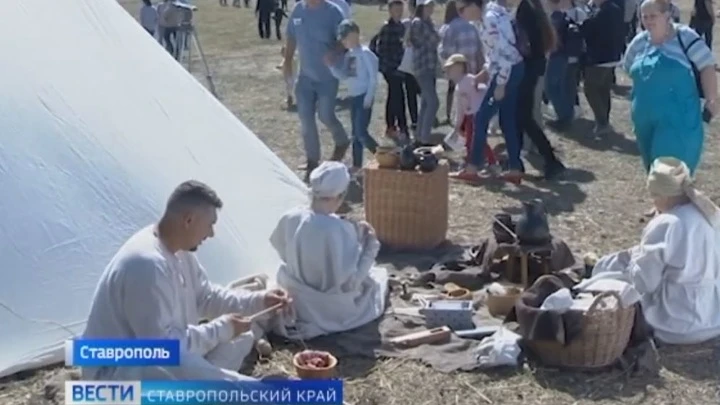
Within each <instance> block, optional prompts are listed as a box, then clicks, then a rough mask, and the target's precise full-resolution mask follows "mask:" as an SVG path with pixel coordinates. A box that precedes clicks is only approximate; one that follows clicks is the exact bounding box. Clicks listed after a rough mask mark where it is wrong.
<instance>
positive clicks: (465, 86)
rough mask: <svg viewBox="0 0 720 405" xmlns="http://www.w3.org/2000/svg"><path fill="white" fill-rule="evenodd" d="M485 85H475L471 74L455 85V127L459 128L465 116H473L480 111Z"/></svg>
mask: <svg viewBox="0 0 720 405" xmlns="http://www.w3.org/2000/svg"><path fill="white" fill-rule="evenodd" d="M486 91H487V85H485V84H483V83H480V84H479V85H477V86H476V85H475V76H473V75H471V74H467V75H465V77H463V78H462V80H460V81H459V82H458V84H457V85H455V108H456V111H457V117H456V118H455V124H456V127H459V126H460V124H461V123H462V120H463V118H465V116H466V115H475V113H476V112H478V110H479V109H480V105H481V104H482V101H483V98H484V97H485V92H486Z"/></svg>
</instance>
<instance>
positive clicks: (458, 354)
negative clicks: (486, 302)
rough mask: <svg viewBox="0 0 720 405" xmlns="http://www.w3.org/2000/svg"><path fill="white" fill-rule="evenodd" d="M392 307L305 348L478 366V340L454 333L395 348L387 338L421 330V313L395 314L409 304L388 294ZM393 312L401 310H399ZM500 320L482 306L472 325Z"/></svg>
mask: <svg viewBox="0 0 720 405" xmlns="http://www.w3.org/2000/svg"><path fill="white" fill-rule="evenodd" d="M391 301H392V306H391V307H390V308H388V310H387V311H386V313H385V315H384V316H383V317H382V318H380V319H379V320H377V321H375V322H371V323H369V324H367V325H365V326H362V327H360V328H357V329H353V330H350V331H347V332H342V333H337V334H333V335H328V336H322V337H319V338H315V339H313V340H311V341H308V342H306V344H307V345H308V347H312V348H314V349H319V350H327V351H329V352H331V353H333V354H334V355H336V356H338V357H352V356H358V357H370V358H377V357H390V358H405V359H411V360H419V361H421V362H423V363H425V364H427V365H429V366H431V367H433V368H434V369H436V370H438V371H440V372H445V373H449V372H452V371H458V370H463V371H470V370H473V369H476V368H477V367H478V364H477V362H476V361H475V356H474V354H473V351H474V349H475V348H476V347H477V346H478V345H479V343H480V341H479V340H475V339H462V338H459V337H457V336H455V335H453V336H452V338H451V340H450V342H448V343H445V344H439V345H438V344H435V345H428V344H425V345H421V346H417V347H412V348H399V347H395V346H394V345H392V344H390V343H389V342H388V341H389V340H390V339H392V338H393V337H397V336H402V335H406V334H408V333H413V332H419V331H422V330H425V329H426V328H425V320H424V319H423V318H422V316H419V315H418V316H415V315H409V314H405V313H402V314H399V313H396V309H398V308H412V307H411V306H410V304H408V303H407V302H405V301H402V300H401V299H399V298H397V297H392V299H391ZM397 312H405V311H404V310H403V309H399V310H398V311H397ZM500 324H502V320H501V319H495V318H492V317H490V315H489V314H488V312H487V308H486V307H481V308H480V309H479V310H478V311H476V314H475V325H476V326H489V325H500Z"/></svg>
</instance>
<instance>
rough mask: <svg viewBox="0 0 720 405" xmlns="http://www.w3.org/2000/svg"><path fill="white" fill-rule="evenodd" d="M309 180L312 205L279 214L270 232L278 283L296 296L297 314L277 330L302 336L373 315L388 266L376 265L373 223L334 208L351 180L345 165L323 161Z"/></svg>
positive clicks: (378, 311)
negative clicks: (351, 218)
mask: <svg viewBox="0 0 720 405" xmlns="http://www.w3.org/2000/svg"><path fill="white" fill-rule="evenodd" d="M309 182H310V193H311V196H310V206H309V207H299V208H295V209H293V210H290V211H289V212H287V213H286V214H285V215H283V216H282V218H281V219H280V221H279V223H278V225H277V227H276V228H275V230H274V231H273V233H272V235H271V237H270V242H271V243H272V245H273V247H274V248H275V250H276V251H277V252H278V255H279V256H280V259H281V260H282V264H281V265H280V268H279V269H278V273H277V283H278V285H280V286H283V288H286V289H287V291H288V293H289V294H293V298H294V300H293V304H292V305H293V309H294V313H295V319H292V320H290V319H285V320H284V321H283V322H281V325H278V330H277V331H278V332H279V333H280V334H282V335H284V336H287V337H290V338H300V339H310V338H313V337H316V336H321V335H327V334H330V333H335V332H342V331H346V330H350V329H353V328H356V327H359V326H361V325H364V324H366V323H368V322H371V321H373V320H375V319H377V318H378V317H380V315H382V314H383V312H384V311H385V302H386V296H387V292H388V275H387V270H385V269H383V268H379V267H375V258H376V256H377V254H378V251H379V250H380V242H379V241H378V239H377V237H376V236H375V231H374V230H373V228H372V226H370V224H368V223H367V222H357V223H356V222H351V221H349V220H346V219H343V218H341V217H339V216H338V215H336V214H335V213H336V212H337V210H338V209H339V208H340V206H341V205H342V203H343V201H344V199H345V194H346V192H347V189H348V186H349V184H350V174H349V172H348V169H347V167H346V166H345V165H344V164H342V163H340V162H324V163H323V164H321V165H320V166H319V167H318V168H316V169H315V170H313V171H312V173H311V174H310V179H309Z"/></svg>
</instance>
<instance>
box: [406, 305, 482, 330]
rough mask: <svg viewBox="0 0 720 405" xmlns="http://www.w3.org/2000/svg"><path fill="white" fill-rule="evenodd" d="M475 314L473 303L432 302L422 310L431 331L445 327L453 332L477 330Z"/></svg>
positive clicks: (426, 324) (421, 312)
mask: <svg viewBox="0 0 720 405" xmlns="http://www.w3.org/2000/svg"><path fill="white" fill-rule="evenodd" d="M473 313H474V311H473V303H472V301H449V300H441V301H432V302H428V303H427V305H426V306H425V308H422V309H421V310H420V314H422V315H424V316H425V326H426V327H427V328H429V329H434V328H440V327H443V326H447V327H449V328H450V329H452V330H467V329H475V323H473Z"/></svg>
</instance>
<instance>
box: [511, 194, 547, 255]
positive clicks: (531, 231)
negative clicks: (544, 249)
mask: <svg viewBox="0 0 720 405" xmlns="http://www.w3.org/2000/svg"><path fill="white" fill-rule="evenodd" d="M523 211H524V212H523V214H522V215H521V216H520V218H519V219H518V221H517V224H516V225H515V233H516V234H517V237H518V240H519V242H520V244H521V245H527V246H542V245H547V244H549V243H550V241H551V239H552V235H550V225H549V224H548V218H547V212H546V211H545V205H544V204H543V202H542V200H539V199H533V200H531V201H526V202H523Z"/></svg>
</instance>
